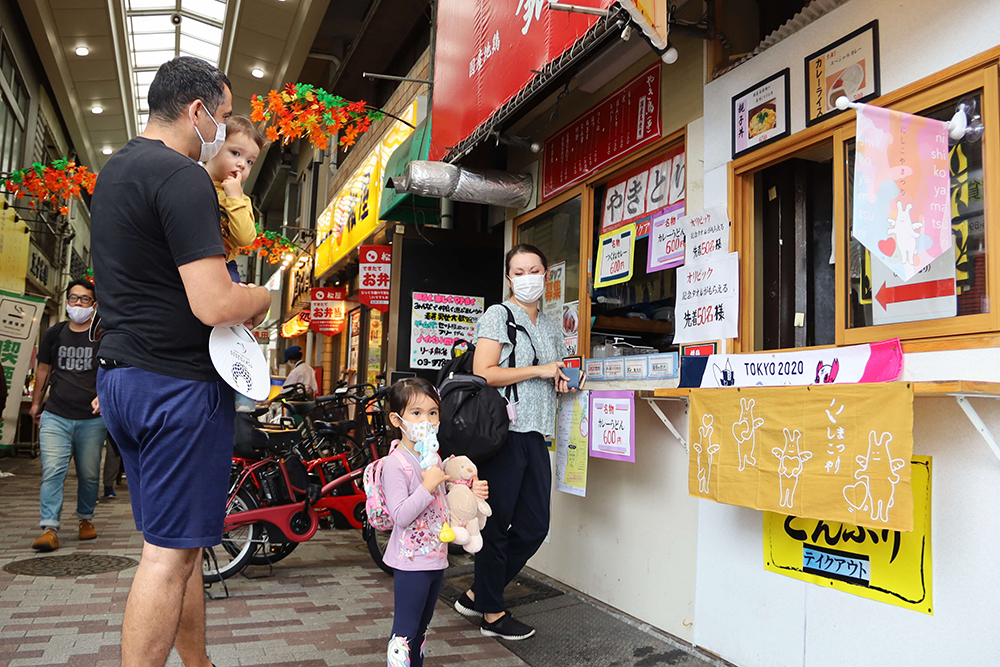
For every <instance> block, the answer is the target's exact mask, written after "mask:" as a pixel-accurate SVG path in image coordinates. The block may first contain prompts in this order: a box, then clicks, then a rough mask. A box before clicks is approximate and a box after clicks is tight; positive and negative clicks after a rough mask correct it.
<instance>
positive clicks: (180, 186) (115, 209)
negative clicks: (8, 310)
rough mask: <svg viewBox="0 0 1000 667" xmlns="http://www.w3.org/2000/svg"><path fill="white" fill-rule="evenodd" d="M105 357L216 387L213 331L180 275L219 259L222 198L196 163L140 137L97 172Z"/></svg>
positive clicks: (94, 210)
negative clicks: (198, 262) (185, 267)
mask: <svg viewBox="0 0 1000 667" xmlns="http://www.w3.org/2000/svg"><path fill="white" fill-rule="evenodd" d="M90 211H91V241H92V244H93V246H92V247H93V257H94V280H95V283H96V285H97V295H98V300H99V302H100V305H99V307H98V313H99V314H100V316H101V324H102V326H103V327H104V333H103V334H102V337H101V358H103V359H110V360H114V361H117V362H121V363H125V364H128V365H131V366H136V367H138V368H142V369H145V370H148V371H152V372H154V373H160V374H163V375H169V376H171V377H176V378H181V379H186V380H218V378H219V376H218V374H217V373H216V372H215V369H214V367H213V366H212V361H211V359H210V358H209V356H208V337H209V334H210V333H211V328H210V327H207V326H205V325H204V324H202V323H201V321H199V320H198V318H196V317H195V316H194V313H192V312H191V306H190V305H189V304H188V299H187V294H186V293H185V292H184V284H183V283H182V282H181V276H180V272H178V270H177V267H179V266H183V265H184V264H188V263H190V262H194V261H196V260H199V259H204V258H205V257H211V256H213V255H223V254H224V251H223V249H222V230H221V227H220V225H219V199H218V196H217V195H216V194H215V187H214V186H213V185H212V179H211V177H209V175H208V172H207V171H205V169H203V168H202V167H201V166H199V165H198V163H197V162H195V161H194V160H192V159H191V158H189V157H187V156H185V155H181V154H180V153H178V152H177V151H175V150H173V149H171V148H168V147H167V146H166V145H165V144H164V143H163V142H161V141H155V140H151V139H144V138H143V137H136V138H135V139H132V140H131V141H130V142H128V143H127V144H125V146H124V147H122V148H121V149H120V150H119V151H118V152H117V153H115V155H114V156H113V157H112V158H111V159H110V160H108V162H107V164H106V165H104V167H103V168H102V169H101V174H100V176H99V177H98V179H97V185H96V187H95V188H94V196H93V199H92V200H91V207H90Z"/></svg>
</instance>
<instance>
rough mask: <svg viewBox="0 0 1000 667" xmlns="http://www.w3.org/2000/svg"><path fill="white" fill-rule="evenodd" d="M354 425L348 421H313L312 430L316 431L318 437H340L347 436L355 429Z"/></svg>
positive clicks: (355, 425)
mask: <svg viewBox="0 0 1000 667" xmlns="http://www.w3.org/2000/svg"><path fill="white" fill-rule="evenodd" d="M357 426H358V425H357V424H355V423H354V422H353V421H351V420H350V419H348V420H345V421H340V422H327V421H314V422H313V428H315V429H316V433H318V434H319V435H323V436H327V437H333V438H336V437H340V436H342V435H347V434H348V433H350V432H351V431H353V430H354V429H356V428H357Z"/></svg>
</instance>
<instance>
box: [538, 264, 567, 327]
mask: <svg viewBox="0 0 1000 667" xmlns="http://www.w3.org/2000/svg"><path fill="white" fill-rule="evenodd" d="M565 301H566V262H559V263H558V264H553V265H551V266H550V267H549V279H548V280H546V281H545V298H544V300H543V301H542V314H543V315H545V317H550V318H552V320H553V321H554V322H558V321H559V319H560V318H561V317H562V315H563V303H564V302H565Z"/></svg>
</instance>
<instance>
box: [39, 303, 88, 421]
mask: <svg viewBox="0 0 1000 667" xmlns="http://www.w3.org/2000/svg"><path fill="white" fill-rule="evenodd" d="M99 347H100V343H99V342H94V341H91V340H90V332H89V331H71V330H70V328H69V325H68V324H67V323H65V322H61V323H59V324H56V325H55V326H51V327H49V330H48V331H46V332H45V335H44V336H43V337H42V344H41V345H39V346H38V361H39V362H41V363H43V364H48V365H50V366H52V376H51V378H52V379H51V380H50V381H49V400H48V402H47V403H46V404H45V411H46V412H51V413H52V414H54V415H58V416H60V417H64V418H66V419H95V418H96V416H95V415H94V412H93V409H92V408H91V407H90V404H91V402H93V400H94V398H95V397H96V396H97V350H98V348H99Z"/></svg>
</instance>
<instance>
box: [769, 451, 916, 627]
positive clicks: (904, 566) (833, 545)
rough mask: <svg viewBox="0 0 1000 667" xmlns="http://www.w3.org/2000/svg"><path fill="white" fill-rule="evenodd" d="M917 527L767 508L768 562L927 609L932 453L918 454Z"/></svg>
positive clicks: (790, 573)
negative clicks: (904, 529) (905, 529)
mask: <svg viewBox="0 0 1000 667" xmlns="http://www.w3.org/2000/svg"><path fill="white" fill-rule="evenodd" d="M912 465H913V478H912V484H913V530H912V531H911V532H909V533H901V532H898V531H892V530H888V529H882V530H873V529H871V528H862V527H859V526H853V525H850V524H845V523H830V522H826V521H817V520H815V519H800V518H797V517H792V516H786V515H784V514H777V513H774V512H764V567H765V568H766V569H767V570H769V571H771V572H775V573H777V574H783V575H785V576H786V577H793V578H795V579H801V580H802V581H808V582H810V583H813V584H816V585H818V586H825V587H829V588H835V589H837V590H838V591H844V592H845V593H851V594H853V595H860V596H861V597H865V598H868V599H869V600H876V601H878V602H885V603H887V604H892V605H896V606H897V607H903V608H905V609H912V610H914V611H919V612H922V613H925V614H933V613H934V605H933V598H932V595H931V573H932V571H933V567H932V561H931V457H929V456H914V457H913V459H912Z"/></svg>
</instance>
